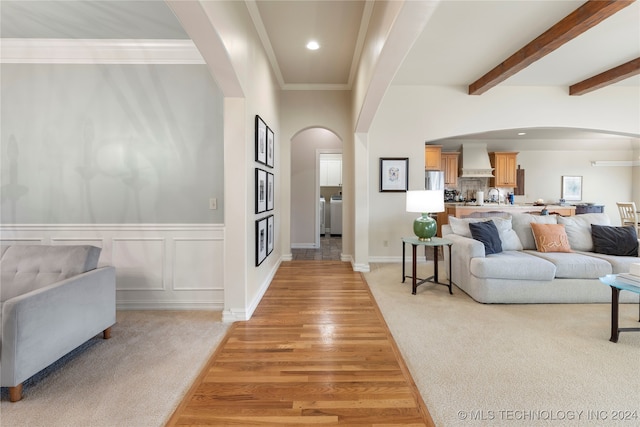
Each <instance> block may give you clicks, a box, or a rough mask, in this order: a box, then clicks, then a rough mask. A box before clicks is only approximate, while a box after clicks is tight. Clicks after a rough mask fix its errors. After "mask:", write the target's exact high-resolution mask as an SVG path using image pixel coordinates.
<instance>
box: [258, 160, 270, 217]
mask: <svg viewBox="0 0 640 427" xmlns="http://www.w3.org/2000/svg"><path fill="white" fill-rule="evenodd" d="M255 185H256V214H260V213H262V212H266V211H267V171H265V170H262V169H259V168H256V183H255Z"/></svg>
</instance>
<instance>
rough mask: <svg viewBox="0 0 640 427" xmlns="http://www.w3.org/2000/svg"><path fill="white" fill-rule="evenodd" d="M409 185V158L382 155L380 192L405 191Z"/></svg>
mask: <svg viewBox="0 0 640 427" xmlns="http://www.w3.org/2000/svg"><path fill="white" fill-rule="evenodd" d="M408 187H409V158H408V157H380V192H383V191H390V192H392V191H395V192H404V191H407V188H408Z"/></svg>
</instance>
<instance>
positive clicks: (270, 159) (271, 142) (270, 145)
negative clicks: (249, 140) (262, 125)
mask: <svg viewBox="0 0 640 427" xmlns="http://www.w3.org/2000/svg"><path fill="white" fill-rule="evenodd" d="M274 159H275V135H274V133H273V130H271V128H270V127H269V126H267V161H266V164H267V166H269V167H270V168H272V167H273V165H274Z"/></svg>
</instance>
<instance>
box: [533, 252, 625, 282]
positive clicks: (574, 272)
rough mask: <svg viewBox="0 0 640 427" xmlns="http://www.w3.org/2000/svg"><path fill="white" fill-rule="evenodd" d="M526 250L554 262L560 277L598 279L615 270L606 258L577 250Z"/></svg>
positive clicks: (557, 276) (557, 275)
mask: <svg viewBox="0 0 640 427" xmlns="http://www.w3.org/2000/svg"><path fill="white" fill-rule="evenodd" d="M525 252H526V253H528V254H532V255H535V256H537V257H540V258H542V259H545V260H547V261H549V262H552V263H553V264H554V265H555V266H556V278H558V279H597V278H599V277H602V276H605V275H607V274H611V273H612V271H613V269H612V267H611V264H610V263H609V262H607V261H606V260H604V259H600V258H597V257H592V256H588V255H583V254H580V253H576V252H537V251H525Z"/></svg>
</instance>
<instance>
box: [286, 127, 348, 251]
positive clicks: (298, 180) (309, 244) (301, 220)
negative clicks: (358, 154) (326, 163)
mask: <svg viewBox="0 0 640 427" xmlns="http://www.w3.org/2000/svg"><path fill="white" fill-rule="evenodd" d="M341 153H342V139H341V138H340V137H339V136H338V135H336V134H335V133H334V132H333V131H331V130H328V129H326V128H322V127H313V128H307V129H304V130H302V131H300V132H298V133H297V134H296V135H295V136H294V137H293V138H292V139H291V249H292V253H293V258H294V259H301V258H304V259H336V260H338V259H340V252H341V249H342V240H341V234H342V230H338V229H337V228H334V229H333V231H334V232H333V233H332V232H331V229H330V228H329V230H327V231H328V233H324V235H322V231H323V230H322V229H321V226H322V225H323V224H324V225H327V226H329V227H330V222H331V212H332V210H331V203H332V202H334V203H335V204H334V206H333V212H334V219H335V218H336V217H337V216H336V215H335V213H336V209H339V213H340V214H341V213H342V205H341V202H342V200H341V199H340V200H339V202H340V206H339V207H338V201H337V200H336V199H338V198H339V196H341V194H342V188H341V182H339V181H337V182H334V181H335V179H334V180H332V181H330V182H326V181H324V179H325V177H326V174H325V173H324V172H326V170H325V171H323V173H321V157H322V156H323V155H332V156H333V160H335V159H338V158H341ZM336 156H340V157H336ZM332 169H333V170H334V171H335V170H336V169H335V164H334V165H332ZM338 171H339V173H340V174H341V172H342V167H341V162H340V166H338ZM321 178H322V179H323V182H321ZM323 196H324V200H325V202H324V209H322V208H323V204H322V203H321V200H322V197H323ZM332 196H334V197H332ZM324 212H326V214H324ZM340 217H341V215H340ZM334 225H335V224H334Z"/></svg>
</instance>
